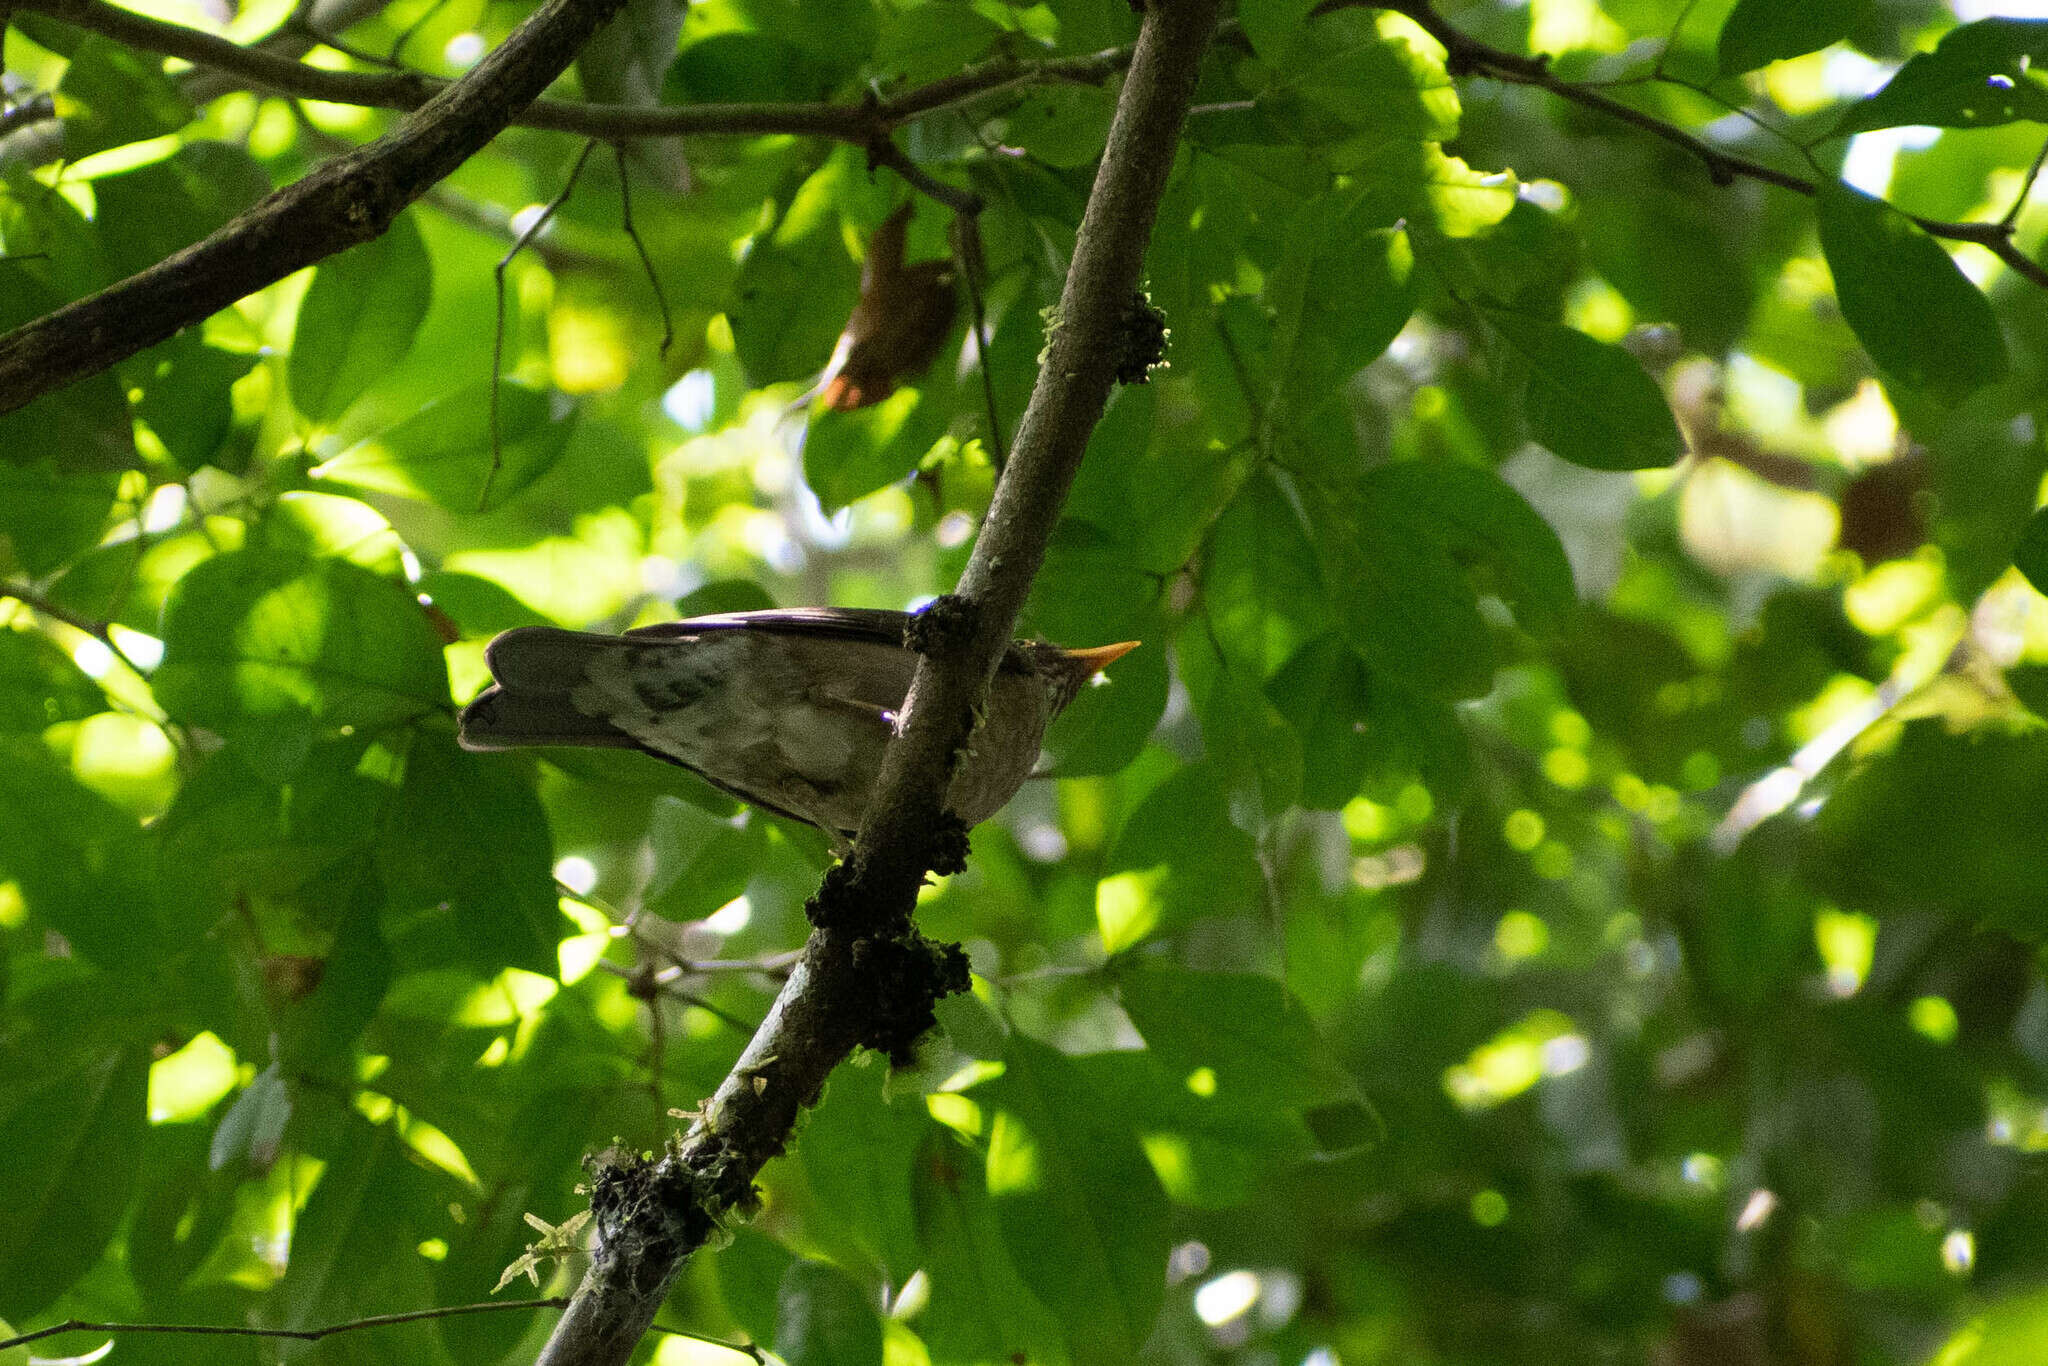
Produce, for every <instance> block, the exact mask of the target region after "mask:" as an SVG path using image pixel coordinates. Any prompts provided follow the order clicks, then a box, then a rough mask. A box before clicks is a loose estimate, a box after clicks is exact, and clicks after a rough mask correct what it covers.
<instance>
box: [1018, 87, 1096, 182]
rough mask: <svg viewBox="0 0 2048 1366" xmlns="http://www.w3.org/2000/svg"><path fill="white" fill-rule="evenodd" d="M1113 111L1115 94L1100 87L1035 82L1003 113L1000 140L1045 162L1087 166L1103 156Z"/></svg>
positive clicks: (1066, 165) (1068, 166) (1051, 164)
mask: <svg viewBox="0 0 2048 1366" xmlns="http://www.w3.org/2000/svg"><path fill="white" fill-rule="evenodd" d="M1115 112H1116V99H1115V97H1114V96H1112V95H1111V94H1110V93H1109V92H1108V91H1107V90H1103V89H1100V88H1099V87H1096V86H1092V85H1046V86H1038V87H1036V88H1034V89H1032V90H1030V91H1029V92H1027V93H1026V94H1025V95H1024V96H1023V98H1022V99H1020V100H1019V101H1018V103H1017V105H1016V107H1015V108H1014V109H1012V110H1011V111H1010V112H1009V113H1008V114H1007V115H1006V116H1005V117H1006V119H1007V122H1006V124H1005V131H1004V133H1003V141H1004V142H1005V143H1007V144H1008V145H1010V146H1012V147H1021V148H1023V149H1024V150H1025V151H1027V152H1029V153H1031V155H1033V156H1035V157H1037V158H1038V159H1039V160H1040V161H1043V162H1044V163H1045V164H1046V165H1048V166H1057V167H1059V168H1061V169H1063V170H1064V169H1067V168H1070V167H1075V166H1086V165H1089V164H1090V163H1092V162H1093V161H1094V160H1095V159H1096V158H1097V157H1099V156H1101V155H1102V145H1103V142H1104V141H1105V140H1106V139H1107V138H1108V136H1109V120H1110V116H1111V115H1112V114H1113V113H1115Z"/></svg>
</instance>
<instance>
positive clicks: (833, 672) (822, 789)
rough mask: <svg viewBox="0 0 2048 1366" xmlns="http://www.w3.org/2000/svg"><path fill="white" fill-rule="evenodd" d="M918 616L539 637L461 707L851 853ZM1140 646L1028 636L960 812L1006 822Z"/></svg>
mask: <svg viewBox="0 0 2048 1366" xmlns="http://www.w3.org/2000/svg"><path fill="white" fill-rule="evenodd" d="M909 620H910V615H909V614H908V613H906V612H884V611H875V610H869V609H861V608H844V607H799V608H791V609H787V610H783V611H769V612H731V613H726V614H724V615H720V616H707V617H692V618H690V619H689V620H687V621H671V622H665V623H663V624H662V625H659V626H645V627H642V628H640V629H639V630H636V631H628V632H626V633H625V634H624V635H622V636H609V635H592V634H587V633H584V632H579V631H562V630H556V629H555V628H553V627H549V626H522V627H520V628H519V629H517V630H513V631H507V632H505V633H504V634H503V635H501V636H499V637H498V638H497V639H496V640H493V641H492V642H491V644H490V648H489V649H488V651H487V652H486V654H485V659H486V660H487V661H488V662H489V664H490V668H491V676H492V677H493V678H494V679H495V680H496V686H494V687H490V688H487V689H485V690H484V691H483V693H481V694H480V695H479V696H478V697H477V699H476V700H475V701H474V702H471V703H470V704H469V705H468V706H467V707H465V708H463V711H462V744H463V747H464V748H465V749H474V750H500V749H519V748H524V747H526V746H529V745H599V746H612V747H617V748H624V749H641V750H645V751H646V752H647V753H649V754H652V755H654V756H655V757H656V758H660V759H667V760H668V761H670V762H671V763H677V764H681V765H682V766H683V767H684V768H687V769H691V770H693V771H694V772H696V773H697V774H699V775H700V776H702V777H703V778H705V779H706V780H708V781H709V782H711V783H712V784H714V785H715V786H717V787H720V788H723V789H724V790H725V791H727V792H729V793H731V794H732V795H733V796H735V797H738V798H740V799H741V800H742V801H747V802H751V803H753V804H754V805H755V806H759V807H764V808H766V809H767V810H770V811H774V812H777V813H778V814H780V815H784V816H788V817H790V818H792V819H794V820H799V821H805V822H808V823H809V824H811V825H815V826H817V827H819V828H820V829H822V830H824V831H825V832H826V833H827V834H828V835H830V836H832V838H833V841H834V843H835V845H837V846H839V847H840V848H841V849H842V850H843V849H844V848H845V847H846V843H845V842H846V838H847V837H848V836H850V835H851V834H852V833H853V832H854V830H856V829H857V828H858V827H859V825H860V822H861V817H862V815H863V814H864V813H865V812H866V810H867V805H868V802H869V799H870V798H871V797H872V796H873V793H874V789H875V782H876V779H877V777H878V776H879V775H880V773H881V770H882V751H883V749H884V747H885V746H886V745H887V743H888V741H889V738H890V736H891V735H893V734H894V732H895V726H896V713H897V710H898V709H899V708H900V707H902V705H903V698H904V694H905V693H907V692H908V691H909V690H910V677H911V674H912V673H913V672H914V671H915V670H916V668H917V655H916V653H915V652H914V651H912V650H911V649H910V648H909V647H908V646H906V645H905V644H904V641H903V631H904V627H905V625H906V624H907V623H908V622H909ZM1136 647H1137V642H1136V641H1126V642H1124V643H1122V644H1119V645H1104V646H1101V647H1099V648H1097V649H1093V650H1063V649H1061V648H1060V647H1059V646H1057V645H1047V644H1044V643H1042V642H1038V641H1021V640H1020V641H1016V642H1014V643H1012V644H1011V646H1010V648H1009V650H1008V651H1007V652H1006V653H1005V654H1004V657H1003V660H1002V663H1001V664H1000V665H999V666H998V668H997V670H996V676H995V679H994V681H993V682H992V683H991V684H990V687H989V695H988V701H987V703H986V705H985V707H984V710H983V715H982V719H981V724H980V726H979V728H978V729H977V730H976V731H975V733H974V738H973V739H972V740H971V741H970V742H969V745H968V752H967V754H966V755H965V756H964V757H963V758H962V760H961V762H960V765H959V767H958V769H956V770H955V772H954V776H953V787H952V790H951V792H950V793H949V794H948V801H947V805H948V806H949V807H950V809H951V810H952V812H953V814H954V815H956V816H958V817H959V818H960V819H961V820H962V821H963V822H965V823H966V824H968V825H974V824H977V823H978V822H980V821H983V820H986V819H987V818H988V817H990V816H992V815H994V814H995V813H996V811H998V810H999V809H1001V807H1002V805H1003V804H1004V803H1005V802H1007V801H1009V800H1010V798H1011V797H1012V796H1014V795H1015V794H1016V791H1017V788H1018V787H1019V786H1020V785H1021V784H1022V783H1023V781H1024V779H1025V778H1026V777H1028V776H1029V775H1030V773H1031V767H1032V765H1033V764H1034V763H1035V762H1036V761H1037V759H1038V747H1039V742H1040V740H1041V739H1043V737H1044V735H1045V728H1046V726H1047V725H1048V724H1049V723H1050V722H1051V721H1052V719H1053V718H1054V717H1055V716H1057V715H1059V714H1060V712H1061V710H1062V709H1064V708H1065V707H1066V705H1067V704H1068V703H1070V702H1072V701H1073V700H1074V695H1075V694H1076V693H1077V692H1078V691H1079V690H1080V687H1081V685H1082V684H1083V683H1084V682H1086V681H1087V680H1088V679H1089V678H1090V677H1092V676H1093V675H1094V674H1096V673H1097V672H1099V671H1100V670H1101V669H1102V668H1103V667H1104V666H1105V665H1107V664H1109V663H1110V661H1112V660H1114V659H1117V658H1119V657H1120V656H1122V655H1123V654H1125V653H1127V652H1128V651H1130V650H1132V649H1135V648H1136Z"/></svg>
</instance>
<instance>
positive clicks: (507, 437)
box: [312, 380, 577, 513]
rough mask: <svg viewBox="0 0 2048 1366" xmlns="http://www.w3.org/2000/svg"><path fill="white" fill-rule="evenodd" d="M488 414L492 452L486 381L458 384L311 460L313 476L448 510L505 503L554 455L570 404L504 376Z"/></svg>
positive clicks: (570, 415)
mask: <svg viewBox="0 0 2048 1366" xmlns="http://www.w3.org/2000/svg"><path fill="white" fill-rule="evenodd" d="M496 416H497V428H496V430H497V433H498V447H497V450H496V451H495V452H494V451H493V449H492V442H491V432H492V425H491V423H492V404H491V388H490V385H488V384H480V385H472V386H471V387H469V388H467V389H459V390H457V391H456V392H455V393H453V394H450V395H449V396H448V397H446V398H443V399H439V400H437V401H435V402H433V403H430V404H428V405H427V406H426V407H425V408H422V409H421V410H420V411H419V412H417V413H415V414H413V415H412V416H411V417H408V418H406V419H405V420H403V421H402V422H400V423H398V425H396V426H394V427H391V428H389V429H387V430H385V431H382V432H379V433H378V434H377V435H375V436H372V437H368V438H365V439H364V440H362V441H359V442H357V443H356V444H355V445H353V446H350V447H349V448H348V449H346V450H344V451H342V452H341V453H340V454H338V455H336V456H335V457H334V458H333V459H331V460H327V461H325V462H324V463H322V464H320V465H317V466H315V467H314V469H313V472H312V473H313V477H314V478H316V479H332V480H334V481H335V482H336V483H339V484H351V485H354V486H356V487H357V488H364V489H374V490H377V491H379V492H382V493H395V494H398V495H399V496H401V497H405V498H419V499H424V500H426V501H428V502H431V503H436V504H439V505H440V506H442V507H445V508H448V509H450V510H451V511H457V512H465V513H471V512H479V511H486V510H488V509H490V508H495V507H498V506H501V505H502V504H504V503H506V502H508V501H509V500H510V499H511V498H512V497H513V496H514V495H515V494H517V493H519V492H520V491H521V490H522V489H524V488H525V487H526V486H527V485H529V484H531V483H532V482H533V481H534V480H536V479H538V478H540V477H541V475H543V474H545V473H547V472H548V470H549V469H550V468H551V467H552V466H553V465H554V464H555V462H556V461H557V460H559V459H560V458H561V456H562V449H563V447H565V446H566V445H568V443H569V434H570V433H571V432H572V431H573V430H574V429H575V425H576V416H577V408H576V405H575V404H574V403H573V402H572V401H571V400H570V399H569V398H568V396H567V395H565V394H562V393H559V392H556V391H554V390H551V389H534V388H530V387H528V386H527V385H524V384H519V383H516V382H513V381H511V380H506V381H504V382H503V383H501V384H500V385H499V387H498V401H497V411H496ZM494 463H495V465H496V468H495V470H494V469H493V465H494Z"/></svg>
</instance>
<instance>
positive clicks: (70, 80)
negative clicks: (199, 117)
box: [57, 33, 193, 161]
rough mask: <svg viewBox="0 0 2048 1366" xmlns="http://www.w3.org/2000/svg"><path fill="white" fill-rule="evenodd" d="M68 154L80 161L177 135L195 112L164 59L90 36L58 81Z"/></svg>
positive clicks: (65, 150)
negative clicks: (173, 79)
mask: <svg viewBox="0 0 2048 1366" xmlns="http://www.w3.org/2000/svg"><path fill="white" fill-rule="evenodd" d="M57 115H58V117H60V118H62V119H63V120H64V155H65V156H66V157H67V158H69V159H71V160H73V161H76V160H78V159H80V158H82V157H86V156H90V155H91V154H92V153H94V152H103V151H105V150H106V149H107V148H109V147H120V146H123V145H124V144H126V143H130V142H143V141H146V140H148V139H150V138H154V137H160V136H162V135H163V134H165V133H174V132H176V131H177V130H178V129H180V128H183V127H184V126H185V125H186V124H188V123H190V122H191V121H192V116H193V109H192V103H191V101H189V100H187V99H186V98H185V96H184V94H183V93H182V92H181V91H180V90H179V88H178V86H177V83H176V82H174V81H172V80H171V79H170V78H169V77H168V76H166V75H165V74H164V59H163V58H161V57H158V56H155V55H153V54H150V53H145V52H138V51H136V50H135V49H133V48H130V47H125V46H123V45H122V44H120V43H116V42H114V41H113V40H112V39H109V38H102V37H100V36H99V35H98V34H96V33H89V34H87V35H86V37H85V40H84V41H83V42H81V43H79V45H78V46H77V47H76V48H74V49H73V50H72V52H71V64H70V65H69V66H68V67H66V68H65V70H64V79H63V80H61V81H59V82H58V83H57Z"/></svg>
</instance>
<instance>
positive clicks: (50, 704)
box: [0, 470, 107, 735]
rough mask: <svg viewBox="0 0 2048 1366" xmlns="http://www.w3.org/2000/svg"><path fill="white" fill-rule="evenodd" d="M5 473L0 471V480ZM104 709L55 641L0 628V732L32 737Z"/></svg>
mask: <svg viewBox="0 0 2048 1366" xmlns="http://www.w3.org/2000/svg"><path fill="white" fill-rule="evenodd" d="M5 479H6V472H5V471H4V470H0V482H4V481H5ZM106 709H107V695H106V694H105V693H104V692H102V691H100V686H99V684H97V683H95V682H93V681H92V680H91V679H90V678H87V677H86V676H85V674H84V672H83V671H82V670H80V669H79V667H78V666H77V665H76V664H74V663H72V662H71V657H70V656H69V655H67V654H65V653H64V651H62V650H61V649H59V648H57V644H56V642H54V641H52V640H51V639H50V638H49V637H48V636H45V635H42V634H41V633H39V632H36V631H14V630H0V734H9V733H22V732H27V733H29V734H31V735H33V734H34V733H37V732H40V731H41V730H43V728H44V727H46V726H54V725H56V724H57V723H58V722H60V721H81V720H83V719H85V718H86V717H88V716H91V715H92V714H93V713H95V712H102V711H105V710H106Z"/></svg>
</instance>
